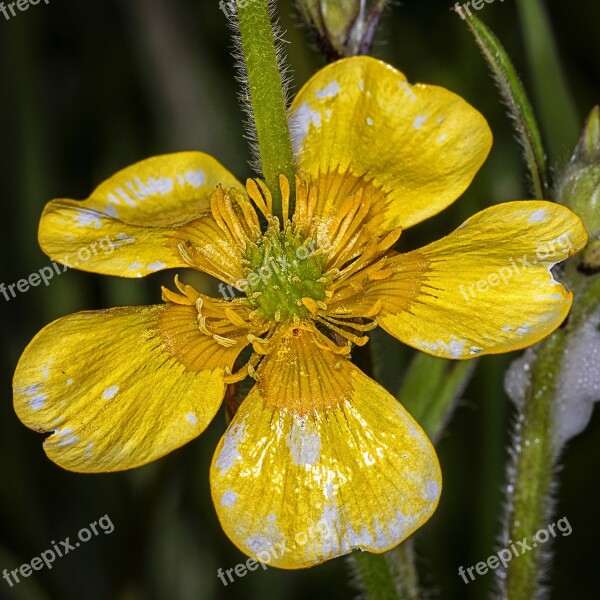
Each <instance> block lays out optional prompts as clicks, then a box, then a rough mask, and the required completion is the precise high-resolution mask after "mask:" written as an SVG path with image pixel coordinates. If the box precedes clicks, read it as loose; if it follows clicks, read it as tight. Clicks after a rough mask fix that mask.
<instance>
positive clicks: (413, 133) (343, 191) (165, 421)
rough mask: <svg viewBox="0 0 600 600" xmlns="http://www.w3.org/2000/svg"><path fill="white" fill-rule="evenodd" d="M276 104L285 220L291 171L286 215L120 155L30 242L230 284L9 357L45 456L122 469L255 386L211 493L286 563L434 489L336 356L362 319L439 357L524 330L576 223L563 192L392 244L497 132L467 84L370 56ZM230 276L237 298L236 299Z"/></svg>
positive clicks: (551, 313) (243, 530)
mask: <svg viewBox="0 0 600 600" xmlns="http://www.w3.org/2000/svg"><path fill="white" fill-rule="evenodd" d="M290 119H291V124H292V129H293V141H294V150H295V155H296V158H297V167H298V173H299V175H298V177H297V181H296V182H295V202H296V208H295V212H294V214H293V216H292V215H289V206H288V197H289V182H288V181H287V180H286V179H285V178H281V187H282V191H283V217H284V218H283V222H282V223H281V225H280V223H279V221H278V219H276V218H274V217H273V216H272V214H271V212H272V202H271V195H270V192H269V190H268V189H266V186H265V185H264V184H263V183H262V182H261V181H259V180H249V181H248V182H247V184H246V186H243V185H242V184H240V183H239V182H238V181H237V180H236V179H235V178H234V177H233V175H231V174H230V173H229V172H228V171H226V170H225V169H224V168H223V167H222V166H221V165H220V164H219V163H217V161H216V160H214V159H213V158H211V157H210V156H207V155H205V154H201V153H198V152H184V153H178V154H173V155H167V156H158V157H155V158H151V159H148V160H145V161H143V162H141V163H138V164H136V165H133V166H131V167H129V168H127V169H125V170H123V171H121V172H119V173H117V174H116V175H114V176H113V177H111V178H110V179H108V180H107V181H105V182H104V183H103V184H102V185H100V187H98V188H97V189H96V190H95V191H94V192H93V193H92V195H91V196H90V197H89V198H88V199H87V200H85V201H82V202H81V201H73V200H54V201H52V202H50V204H49V205H48V206H47V207H46V209H45V211H44V214H43V216H42V220H41V224H40V243H41V245H42V247H43V249H44V250H45V251H46V253H47V254H48V255H50V256H51V257H53V258H54V259H55V260H58V261H62V262H63V263H65V264H70V265H72V266H77V264H76V262H77V258H78V252H79V253H80V250H81V248H88V249H89V248H93V247H97V246H98V243H99V240H101V239H106V238H108V239H110V240H111V241H112V244H113V246H114V251H113V252H111V253H103V252H92V251H88V252H86V253H85V256H86V259H87V260H86V262H84V263H82V264H79V267H80V268H82V269H85V270H88V271H93V272H96V273H104V274H109V275H118V276H122V277H141V276H144V275H146V274H148V273H151V272H153V271H157V270H160V269H167V268H181V267H193V268H195V269H198V270H200V271H204V272H205V273H209V274H211V275H213V276H215V277H217V278H218V279H220V280H221V281H222V282H224V283H223V285H222V286H221V290H222V291H224V292H225V296H227V297H226V298H218V299H216V298H210V297H208V296H206V295H204V294H201V293H198V292H197V291H195V290H194V289H193V288H192V287H190V286H188V285H183V284H182V283H180V282H179V281H178V280H177V279H176V286H177V291H170V290H167V289H164V290H163V299H164V300H165V303H163V304H161V305H156V306H147V307H127V308H114V309H110V310H102V311H97V312H83V313H78V314H75V315H71V316H67V317H64V318H62V319H59V320H58V321H56V322H54V323H52V324H50V325H49V326H48V327H46V328H45V329H44V330H42V331H41V332H40V333H39V334H38V335H37V336H36V337H35V338H34V340H33V341H32V342H31V344H30V345H29V346H28V347H27V349H26V350H25V352H24V353H23V356H22V358H21V360H20V362H19V365H18V367H17V370H16V374H15V381H14V391H15V408H16V411H17V414H18V416H19V418H20V419H21V420H22V421H23V422H24V423H25V424H26V425H28V426H29V427H31V428H33V429H36V430H37V431H42V432H53V433H52V435H50V436H49V437H48V438H47V439H46V441H45V443H44V448H45V450H46V453H47V454H48V456H49V457H50V458H51V459H52V460H53V461H55V462H56V463H57V464H59V465H61V466H62V467H64V468H67V469H70V470H73V471H80V472H97V471H115V470H121V469H129V468H132V467H137V466H139V465H143V464H145V463H148V462H150V461H152V460H155V459H157V458H159V457H160V456H163V455H164V454H166V453H168V452H170V451H172V450H174V449H176V448H178V447H180V446H181V445H183V444H185V443H186V442H188V441H190V440H191V439H193V438H195V437H196V436H197V435H199V434H200V433H201V432H202V431H203V430H204V429H205V428H206V427H207V425H208V423H209V422H210V421H211V419H212V418H213V416H214V415H215V413H216V412H217V410H218V409H219V407H220V405H221V402H222V400H223V397H224V394H225V391H226V387H227V385H228V384H230V383H232V382H235V381H238V380H240V379H242V378H244V377H245V376H247V375H250V376H251V377H254V378H255V379H256V383H255V385H254V387H253V388H252V390H251V391H250V392H249V394H248V396H247V397H246V399H245V400H244V401H243V402H242V404H241V406H240V408H239V410H238V411H237V413H236V415H235V417H234V418H233V420H232V422H231V424H230V425H229V428H228V429H227V431H226V433H225V434H224V436H223V438H222V440H221V442H220V443H219V446H218V448H217V450H216V452H215V456H214V460H213V464H212V468H211V489H212V495H213V500H214V504H215V507H216V510H217V512H218V515H219V519H220V521H221V524H222V526H223V528H224V530H225V532H226V533H227V535H228V536H229V537H230V538H231V539H232V540H233V542H234V543H235V544H236V545H237V546H238V547H239V548H240V549H241V550H242V551H243V552H245V553H246V554H249V555H250V556H253V557H257V558H259V559H262V560H266V561H267V562H269V563H270V564H272V565H275V566H278V567H283V568H299V567H305V566H310V565H314V564H317V563H320V562H322V561H324V560H327V559H329V558H332V557H334V556H339V555H341V554H345V553H347V552H350V551H351V550H352V549H353V548H362V549H366V550H370V551H373V552H383V551H385V550H388V549H389V548H392V547H393V546H395V545H397V544H398V543H399V542H401V541H402V540H403V539H405V538H406V537H407V536H409V535H410V534H411V533H412V532H414V531H415V530H416V529H417V528H418V527H419V526H421V525H422V524H423V523H424V522H425V521H426V520H427V519H428V518H429V517H430V515H431V514H432V513H433V511H434V510H435V507H436V505H437V503H438V499H439V495H440V490H441V474H440V468H439V465H438V461H437V457H436V454H435V451H434V450H433V448H432V446H431V443H430V442H429V440H428V439H427V437H426V435H425V434H424V433H423V431H422V430H421V429H420V427H419V426H418V425H417V423H415V421H414V420H413V419H412V418H411V417H410V415H409V414H408V413H407V412H406V411H405V410H404V409H403V407H402V406H401V405H400V404H399V403H398V402H397V401H396V399H395V398H393V397H392V396H391V395H390V394H389V393H388V392H387V391H385V390H384V389H383V388H382V387H381V386H380V385H378V384H377V383H375V382H374V381H372V380H371V379H370V378H369V377H367V376H366V375H364V374H363V373H362V372H361V371H360V370H359V369H358V368H357V367H355V366H354V365H353V364H352V363H351V362H350V360H349V357H350V350H351V348H352V347H353V345H354V344H359V345H362V344H364V343H365V342H366V341H367V338H366V332H368V331H369V330H370V329H372V328H373V327H375V326H376V325H380V326H381V327H382V328H383V329H385V330H386V331H387V332H389V333H390V334H392V335H393V336H395V337H396V338H398V339H399V340H401V341H403V342H405V343H407V344H410V345H411V346H413V347H415V348H418V349H419V350H423V351H425V352H429V353H431V354H435V355H437V356H443V357H447V358H457V359H462V358H470V357H473V356H475V355H482V354H490V353H498V352H507V351H510V350H516V349H519V348H523V347H525V346H528V345H530V344H532V343H534V342H537V341H538V340H539V339H541V338H542V337H544V336H545V335H547V334H548V333H550V332H551V331H552V330H553V329H555V328H556V327H557V326H558V325H560V323H561V322H562V321H563V319H564V318H565V316H566V314H567V312H568V310H569V307H570V305H571V301H572V296H571V293H570V292H567V291H566V290H565V289H564V288H563V287H562V286H561V285H560V284H559V283H557V282H556V281H554V279H553V277H552V274H551V272H550V268H551V267H552V266H553V265H554V264H555V263H557V262H559V261H561V260H563V259H565V258H566V257H567V256H569V255H570V254H571V253H573V252H575V251H577V250H578V249H580V248H581V247H582V246H583V245H584V244H585V242H586V239H587V236H586V232H585V229H584V227H583V225H582V224H581V221H580V220H579V218H578V217H576V216H575V215H574V214H573V213H571V212H570V211H569V210H568V209H566V208H565V207H563V206H559V205H556V204H552V203H549V202H538V201H525V202H510V203H506V204H500V205H496V206H492V207H491V208H488V209H486V210H484V211H482V212H480V213H478V214H476V215H475V216H474V217H472V218H471V219H469V220H468V221H467V222H466V223H465V224H464V225H462V226H461V227H460V228H459V229H458V230H456V231H455V232H454V233H452V234H450V235H448V236H447V237H445V238H443V239H442V240H439V241H437V242H434V243H432V244H429V245H428V246H425V247H424V248H421V249H420V250H415V251H413V252H409V253H407V254H398V253H396V252H394V251H392V250H391V247H392V245H393V244H394V242H395V241H396V240H397V239H398V236H399V235H400V232H401V230H402V229H404V228H407V227H410V226H411V225H414V224H416V223H419V222H420V221H423V220H424V219H426V218H427V217H430V216H432V215H435V214H436V213H438V212H440V211H441V210H442V209H444V208H445V207H447V206H448V205H449V204H450V203H451V202H453V201H454V200H455V199H456V198H457V197H458V196H459V195H460V194H461V193H462V192H463V191H464V190H465V188H466V187H467V186H468V185H469V183H470V181H471V180H472V178H473V177H474V175H475V173H476V172H477V170H478V169H479V167H480V166H481V164H482V163H483V161H484V160H485V158H486V156H487V154H488V152H489V149H490V146H491V133H490V131H489V128H488V126H487V124H486V122H485V120H484V118H483V117H482V116H481V115H480V114H479V113H478V112H477V111H476V110H474V109H473V108H472V107H471V106H469V105H468V104H467V103H466V102H464V101H463V100H462V99H461V98H459V97H458V96H456V95H454V94H452V93H451V92H448V91H446V90H444V89H442V88H438V87H435V86H427V85H410V84H408V83H407V81H406V79H405V77H404V76H403V75H402V74H401V73H399V72H398V71H396V70H395V69H393V68H392V67H390V66H388V65H386V64H384V63H382V62H380V61H377V60H375V59H372V58H367V57H359V58H351V59H347V60H342V61H340V62H337V63H334V64H332V65H330V66H328V67H326V68H324V69H323V70H321V71H320V72H318V73H317V74H316V75H315V76H314V77H313V78H312V79H311V80H310V81H309V82H308V83H307V84H306V85H305V86H304V88H303V89H302V90H301V91H300V92H299V94H298V95H297V97H296V99H295V101H294V103H293V105H292V107H291V112H290ZM292 183H294V182H292ZM257 209H258V212H257ZM259 213H260V214H259ZM261 214H262V217H261V216H260V215H261ZM261 219H262V222H263V226H261ZM264 223H266V225H264ZM542 248H543V250H542ZM80 257H81V255H80ZM228 286H231V287H228ZM234 287H237V288H238V290H241V291H243V292H245V293H244V294H237V295H236V297H234V298H232V297H229V296H230V294H229V290H232V289H233V288H234ZM246 346H249V347H250V349H251V352H247V353H245V354H243V355H241V354H240V353H241V351H242V350H243V349H244V348H245V347H246ZM236 362H237V363H239V364H236ZM244 363H245V364H244ZM236 369H237V370H236Z"/></svg>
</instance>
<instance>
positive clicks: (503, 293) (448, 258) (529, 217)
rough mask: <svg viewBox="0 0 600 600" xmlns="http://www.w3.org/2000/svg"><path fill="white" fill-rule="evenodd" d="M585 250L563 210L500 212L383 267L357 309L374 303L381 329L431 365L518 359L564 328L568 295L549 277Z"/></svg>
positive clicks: (530, 206)
mask: <svg viewBox="0 0 600 600" xmlns="http://www.w3.org/2000/svg"><path fill="white" fill-rule="evenodd" d="M586 241H587V233H586V231H585V228H584V226H583V224H582V223H581V220H580V219H579V217H577V216H576V215H575V214H574V213H572V212H571V211H570V210H569V209H567V208H565V207H564V206H560V205H558V204H553V203H551V202H543V201H535V202H534V201H531V202H507V203H504V204H498V205H496V206H492V207H491V208H488V209H486V210H483V211H481V212H479V213H477V214H476V215H474V216H473V217H471V218H470V219H469V220H467V221H466V222H465V223H464V224H463V225H462V226H461V227H459V228H458V229H457V230H456V231H454V232H453V233H451V234H450V235H448V236H447V237H445V238H443V239H441V240H439V241H437V242H434V243H432V244H429V245H428V246H425V247H424V248H421V249H420V250H416V251H414V252H410V253H408V254H401V255H398V256H395V257H394V258H391V259H389V261H388V262H387V263H386V268H388V269H391V270H392V271H393V275H392V276H391V277H389V278H388V279H384V280H382V281H376V282H374V283H372V284H369V285H368V286H367V293H366V295H365V296H364V297H363V299H361V300H360V302H359V303H365V306H366V305H367V304H368V301H370V302H371V303H372V302H373V300H374V298H379V299H380V300H381V301H382V303H383V310H382V312H381V314H380V315H379V317H378V322H379V324H380V325H381V326H382V327H383V329H385V330H386V331H388V332H389V333H391V334H392V335H393V336H395V337H397V338H398V339H399V340H401V341H402V342H405V343H407V344H410V345H411V346H414V347H415V348H418V349H419V350H422V351H423V352H428V353H429V354H433V355H435V356H443V357H446V358H471V357H473V356H475V355H478V354H496V353H500V352H509V351H511V350H518V349H520V348H525V347H526V346H530V345H531V344H534V343H535V342H537V341H539V340H540V339H542V338H543V337H545V336H546V335H548V334H549V333H550V332H551V331H553V330H554V329H555V328H556V327H558V326H559V325H560V324H561V323H562V321H563V320H564V319H565V317H566V315H567V313H568V312H569V308H570V306H571V302H572V294H571V292H568V291H566V290H565V288H564V287H563V286H562V285H561V284H560V283H558V282H556V281H555V280H554V278H553V276H552V273H551V272H550V269H551V268H552V266H553V265H555V264H556V263H558V262H560V261H562V260H564V259H565V258H567V257H568V256H570V255H571V254H573V253H574V252H577V251H578V250H580V249H581V248H582V247H583V246H584V245H585V243H586ZM367 299H369V300H367ZM340 310H341V307H340ZM355 310H356V307H355Z"/></svg>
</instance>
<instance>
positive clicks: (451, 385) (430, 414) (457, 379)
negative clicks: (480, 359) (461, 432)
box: [396, 352, 476, 443]
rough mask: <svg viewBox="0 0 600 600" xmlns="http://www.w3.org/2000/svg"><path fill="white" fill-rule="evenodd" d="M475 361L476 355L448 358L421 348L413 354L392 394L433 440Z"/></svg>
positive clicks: (442, 426) (461, 391) (448, 414)
mask: <svg viewBox="0 0 600 600" xmlns="http://www.w3.org/2000/svg"><path fill="white" fill-rule="evenodd" d="M475 365H476V359H472V360H466V361H451V360H446V359H444V358H437V357H435V356H429V355H428V354H423V353H422V352H419V353H417V354H416V355H415V357H414V358H413V360H412V362H411V364H410V367H409V368H408V371H407V373H406V377H405V379H404V383H403V384H402V386H401V388H400V390H399V391H398V393H397V395H396V396H397V398H398V400H400V402H401V403H402V405H403V406H404V408H406V410H408V412H410V414H411V415H412V416H413V417H414V418H415V420H416V421H417V422H418V423H419V424H420V425H421V427H422V428H423V429H424V431H425V433H427V435H428V436H429V437H430V438H431V439H432V440H433V441H434V443H435V442H436V441H437V440H438V439H439V436H440V434H441V432H442V430H443V428H444V426H445V425H446V423H447V422H448V419H449V418H450V415H451V414H452V411H453V410H454V407H455V406H456V402H457V401H458V399H459V397H460V395H461V394H462V393H463V391H464V389H465V387H466V386H467V383H468V382H469V380H470V379H471V376H472V375H473V372H474V370H475Z"/></svg>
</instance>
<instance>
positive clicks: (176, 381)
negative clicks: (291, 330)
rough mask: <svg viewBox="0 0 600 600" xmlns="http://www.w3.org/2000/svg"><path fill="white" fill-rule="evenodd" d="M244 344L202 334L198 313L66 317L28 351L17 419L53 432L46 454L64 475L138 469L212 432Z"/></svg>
mask: <svg viewBox="0 0 600 600" xmlns="http://www.w3.org/2000/svg"><path fill="white" fill-rule="evenodd" d="M243 345H244V343H240V344H237V345H236V346H235V347H224V346H222V345H220V344H219V343H217V342H216V341H215V340H213V338H212V337H210V336H207V335H204V334H201V333H200V332H199V331H198V322H197V312H196V309H195V307H192V306H169V305H166V304H164V305H158V306H148V307H131V308H115V309H111V310H105V311H99V312H83V313H78V314H75V315H70V316H68V317H64V318H62V319H59V320H58V321H55V322H54V323H51V324H50V325H48V326H47V327H46V328H45V329H43V330H42V331H41V332H40V333H39V334H38V335H37V336H36V337H35V338H34V339H33V341H32V342H31V343H30V344H29V346H28V347H27V348H26V349H25V351H24V353H23V355H22V357H21V359H20V361H19V364H18V366H17V369H16V372H15V377H14V404H15V410H16V413H17V415H18V417H19V418H20V419H21V421H23V423H25V425H27V426H28V427H30V428H32V429H35V430H37V431H42V432H51V431H53V432H54V433H53V435H51V436H50V437H48V438H47V439H46V441H45V442H44V449H45V451H46V454H47V455H48V457H49V458H50V459H51V460H53V461H54V462H56V463H57V464H59V465H60V466H62V467H64V468H66V469H69V470H72V471H80V472H99V471H117V470H122V469H129V468H132V467H137V466H139V465H143V464H145V463H148V462H150V461H152V460H154V459H156V458H159V457H160V456H163V455H164V454H167V453H168V452H171V451H172V450H175V449H176V448H178V447H180V446H182V445H183V444H185V443H186V442H188V441H190V440H191V439H193V438H195V437H196V436H197V435H199V434H200V433H201V432H202V431H203V430H204V429H205V428H206V426H207V425H208V423H209V422H210V421H211V419H212V418H213V416H214V415H215V413H216V411H217V410H218V408H219V406H220V404H221V401H222V399H223V395H224V392H225V384H224V383H223V377H224V369H225V367H226V366H228V367H231V366H232V365H233V361H234V360H235V357H236V356H237V354H238V353H239V351H240V349H241V348H242V347H243Z"/></svg>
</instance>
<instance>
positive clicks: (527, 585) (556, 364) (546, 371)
mask: <svg viewBox="0 0 600 600" xmlns="http://www.w3.org/2000/svg"><path fill="white" fill-rule="evenodd" d="M565 337H566V336H565V331H564V329H560V330H558V331H556V332H555V333H553V334H552V335H551V336H549V337H548V338H546V339H545V340H544V341H543V342H541V343H540V345H539V349H538V354H537V357H536V360H535V362H534V364H533V365H532V373H531V386H530V389H529V393H528V394H527V395H526V397H525V399H524V404H523V408H522V411H521V414H520V415H519V420H518V423H517V431H516V432H515V441H514V445H513V451H514V452H515V465H514V467H515V477H514V482H513V483H512V490H514V491H513V495H512V502H511V507H510V510H509V514H508V529H507V533H508V537H509V539H510V540H512V541H513V542H515V541H517V540H518V541H521V540H523V539H525V538H527V543H528V544H529V545H532V540H533V536H534V535H535V533H536V532H537V531H538V530H540V529H542V528H544V527H545V526H546V521H547V519H548V514H549V509H550V502H551V494H550V487H551V484H552V479H553V475H554V469H553V464H554V444H553V441H552V440H553V426H554V414H553V412H554V392H555V382H556V377H557V375H558V371H559V369H560V364H561V360H560V357H561V355H562V353H563V349H564V342H565ZM510 491H511V488H510V487H509V493H510ZM507 547H508V546H507ZM541 551H542V549H541V547H540V546H538V547H532V548H531V550H529V551H527V552H524V553H523V554H521V555H520V556H517V557H513V559H512V560H511V561H510V562H509V563H508V567H507V569H506V578H505V579H504V584H503V585H505V594H504V595H503V597H504V598H507V599H509V600H532V599H533V598H536V597H537V596H536V590H537V589H538V587H539V585H540V577H541V568H540V558H541V554H540V553H541Z"/></svg>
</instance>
